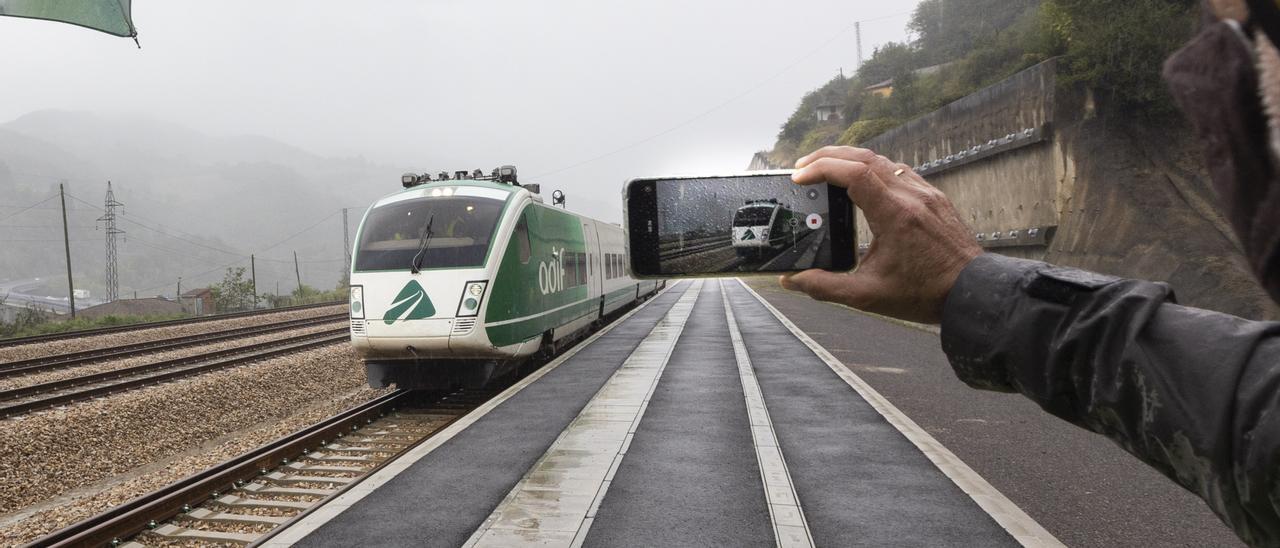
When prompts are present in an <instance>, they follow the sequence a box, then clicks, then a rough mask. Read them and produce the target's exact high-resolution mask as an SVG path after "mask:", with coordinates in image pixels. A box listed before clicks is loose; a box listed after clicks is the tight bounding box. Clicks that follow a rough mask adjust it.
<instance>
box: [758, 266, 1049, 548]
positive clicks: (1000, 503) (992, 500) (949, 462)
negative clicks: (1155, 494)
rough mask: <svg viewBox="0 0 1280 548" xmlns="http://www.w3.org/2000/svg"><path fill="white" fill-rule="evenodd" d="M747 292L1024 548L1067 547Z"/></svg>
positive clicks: (862, 381)
mask: <svg viewBox="0 0 1280 548" xmlns="http://www.w3.org/2000/svg"><path fill="white" fill-rule="evenodd" d="M736 280H737V282H738V284H739V285H741V286H742V288H743V289H745V290H746V291H747V293H749V294H751V295H752V296H753V297H755V299H756V300H757V301H759V302H760V304H761V305H763V306H764V307H765V309H767V310H768V311H769V312H770V313H772V314H773V316H774V317H775V318H777V319H778V321H779V322H781V323H782V325H783V326H785V327H786V328H787V329H788V330H789V331H791V334H792V335H794V336H795V337H796V338H797V339H800V341H801V342H803V343H804V344H805V346H808V347H809V349H810V350H812V351H813V353H814V355H816V356H817V357H818V358H819V359H821V360H822V361H823V363H826V364H827V367H829V368H831V370H832V371H833V372H835V374H836V375H837V376H839V377H840V378H841V379H843V380H844V381H845V383H847V384H848V385H849V386H850V387H852V388H853V389H854V391H855V392H857V393H858V395H859V396H861V397H862V399H863V400H866V402H867V403H868V404H870V405H871V407H872V408H874V409H875V410H876V412H877V413H879V414H880V415H881V416H882V417H884V418H885V420H886V421H887V422H888V423H889V424H890V425H892V426H893V427H894V428H896V429H897V430H898V431H899V432H901V433H902V435H903V436H904V437H906V438H907V440H908V441H910V442H911V443H912V444H913V445H915V446H916V448H917V449H919V450H920V452H922V453H924V455H925V457H928V459H929V460H930V461H932V462H933V464H934V466H937V467H938V469H939V470H941V471H942V473H943V474H944V475H946V476H947V478H949V479H950V480H951V481H952V482H953V483H955V484H956V486H957V487H959V488H960V490H962V491H964V492H965V494H966V495H968V496H969V498H971V499H973V501H974V502H975V503H977V504H978V506H979V507H980V508H982V510H983V511H985V512H986V513H987V514H988V515H990V516H991V518H992V519H993V520H995V522H996V523H997V524H999V525H1000V527H1001V528H1003V529H1004V530H1005V531H1006V532H1008V533H1009V535H1010V536H1012V537H1013V538H1014V540H1016V541H1017V542H1018V543H1020V544H1022V545H1023V546H1035V547H1040V546H1052V547H1063V548H1065V546H1066V545H1065V544H1063V543H1062V542H1061V541H1059V540H1058V539H1057V537H1055V536H1054V535H1053V534H1052V533H1050V532H1049V531H1048V530H1046V529H1045V528H1044V527H1043V526H1041V525H1040V524H1039V523H1038V522H1036V520H1035V519H1033V518H1032V517H1031V516H1029V515H1027V513H1026V512H1024V511H1023V510H1022V508H1019V507H1018V505H1017V504H1014V503H1013V501H1011V500H1009V498H1008V497H1006V496H1005V495H1004V493H1001V492H1000V490H999V489H996V488H995V486H993V485H991V483H989V482H988V481H987V480H986V479H985V478H983V477H982V476H981V475H979V474H978V473H977V472H975V471H974V470H973V469H972V468H970V467H969V465H967V464H965V463H964V461H963V460H960V457H957V456H956V455H955V453H952V452H951V451H950V450H949V449H947V448H946V446H944V445H942V443H941V442H939V441H938V440H937V439H935V438H934V437H933V436H932V435H930V434H929V433H928V432H926V431H925V430H924V429H923V428H921V427H920V425H918V424H916V422H915V421H913V420H911V418H910V417H908V416H907V415H906V413H903V412H902V411H901V410H899V409H898V408H897V407H896V406H894V405H893V404H892V403H890V402H889V400H888V399H886V398H885V397H884V396H882V395H880V393H879V392H877V391H876V390H875V389H874V388H872V387H871V385H870V384H868V383H867V382H866V381H865V380H863V379H862V377H859V376H858V375H857V374H855V373H854V372H853V371H851V370H849V368H847V367H845V366H844V363H842V362H841V361H840V360H839V359H837V358H836V357H835V356H834V355H832V354H831V353H830V352H828V351H827V349H826V348H824V347H823V346H822V345H821V344H818V342H817V341H815V340H813V339H812V338H811V337H809V335H808V334H807V333H805V332H804V331H803V330H801V329H800V328H799V327H797V326H796V324H794V323H792V322H791V320H790V319H789V318H787V317H786V316H785V315H784V314H783V313H782V312H781V311H779V310H778V309H777V308H775V307H774V306H773V305H772V304H770V303H769V301H768V300H766V299H765V298H764V297H761V296H760V294H759V293H757V292H756V291H755V290H754V289H752V288H751V286H750V285H748V284H747V283H746V282H745V281H743V280H742V278H737V279H736Z"/></svg>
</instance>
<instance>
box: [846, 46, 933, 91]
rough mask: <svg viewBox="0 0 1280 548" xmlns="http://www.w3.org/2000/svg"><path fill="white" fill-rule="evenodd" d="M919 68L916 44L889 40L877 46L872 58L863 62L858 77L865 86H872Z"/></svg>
mask: <svg viewBox="0 0 1280 548" xmlns="http://www.w3.org/2000/svg"><path fill="white" fill-rule="evenodd" d="M918 68H920V65H919V55H918V51H917V50H916V48H915V47H914V46H912V45H910V44H904V43H898V42H889V43H888V44H885V45H883V46H880V47H878V48H876V51H875V53H873V54H871V58H870V59H868V60H867V61H866V62H865V63H863V64H862V68H860V69H858V79H859V80H861V81H862V84H863V85H864V86H872V85H875V84H879V83H880V82H883V81H885V80H888V79H890V78H893V77H894V76H897V75H899V74H903V73H907V72H910V71H913V70H915V69H918Z"/></svg>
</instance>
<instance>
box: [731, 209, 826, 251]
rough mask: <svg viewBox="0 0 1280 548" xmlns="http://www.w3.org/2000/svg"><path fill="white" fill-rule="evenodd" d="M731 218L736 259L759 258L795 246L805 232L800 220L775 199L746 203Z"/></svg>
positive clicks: (805, 228) (805, 227)
mask: <svg viewBox="0 0 1280 548" xmlns="http://www.w3.org/2000/svg"><path fill="white" fill-rule="evenodd" d="M745 203H746V205H744V206H742V207H740V208H738V210H737V211H736V212H734V215H733V233H732V241H733V249H734V250H735V251H737V253H738V256H739V257H748V256H750V257H759V256H761V255H762V254H764V252H765V251H773V250H778V249H782V248H784V247H787V246H788V245H791V244H794V243H795V240H796V239H797V238H798V237H800V236H803V235H804V231H806V230H807V229H808V227H807V226H805V225H804V223H803V220H802V219H800V217H799V216H798V215H797V214H796V213H795V212H794V211H792V210H791V208H790V207H787V206H786V205H784V204H780V203H778V200H776V199H772V198H771V199H768V200H747V201H746V202H745Z"/></svg>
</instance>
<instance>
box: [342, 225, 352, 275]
mask: <svg viewBox="0 0 1280 548" xmlns="http://www.w3.org/2000/svg"><path fill="white" fill-rule="evenodd" d="M342 253H343V256H344V257H346V259H347V260H346V262H344V263H343V264H344V265H345V266H346V270H343V271H342V277H343V278H346V277H347V276H348V275H350V274H351V229H350V228H349V227H348V226H347V208H345V207H344V208H342ZM347 282H348V283H350V282H351V280H350V279H348V280H347Z"/></svg>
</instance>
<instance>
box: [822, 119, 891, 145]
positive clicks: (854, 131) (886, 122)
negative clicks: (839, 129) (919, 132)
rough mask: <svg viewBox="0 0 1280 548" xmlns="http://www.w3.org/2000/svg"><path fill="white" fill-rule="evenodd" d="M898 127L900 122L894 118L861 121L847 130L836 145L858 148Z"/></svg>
mask: <svg viewBox="0 0 1280 548" xmlns="http://www.w3.org/2000/svg"><path fill="white" fill-rule="evenodd" d="M898 125H899V122H898V121H897V120H894V119H892V118H880V119H877V120H859V121H857V122H854V123H853V125H851V126H849V129H846V130H845V131H844V133H843V134H841V135H840V139H839V140H837V141H836V144H838V145H845V146H858V145H861V144H863V143H865V142H867V141H870V140H871V139H872V138H873V137H875V136H877V135H880V134H881V133H884V132H886V131H889V130H891V129H893V128H895V127H898Z"/></svg>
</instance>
